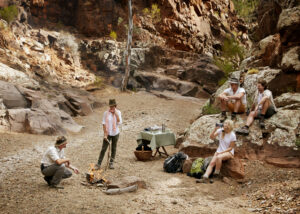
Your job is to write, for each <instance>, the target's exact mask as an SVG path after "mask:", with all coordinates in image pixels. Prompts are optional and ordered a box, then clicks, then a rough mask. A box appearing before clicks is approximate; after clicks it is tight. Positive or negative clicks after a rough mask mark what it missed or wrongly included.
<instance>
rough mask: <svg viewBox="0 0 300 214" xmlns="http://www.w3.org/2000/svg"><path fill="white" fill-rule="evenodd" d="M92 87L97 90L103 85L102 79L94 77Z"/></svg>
mask: <svg viewBox="0 0 300 214" xmlns="http://www.w3.org/2000/svg"><path fill="white" fill-rule="evenodd" d="M93 85H94V86H96V87H99V88H100V87H102V85H103V81H102V78H101V77H99V76H96V78H95V81H94V82H93Z"/></svg>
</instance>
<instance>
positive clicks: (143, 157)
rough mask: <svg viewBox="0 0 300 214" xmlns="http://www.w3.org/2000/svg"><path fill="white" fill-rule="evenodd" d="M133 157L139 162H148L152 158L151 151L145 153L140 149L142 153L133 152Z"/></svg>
mask: <svg viewBox="0 0 300 214" xmlns="http://www.w3.org/2000/svg"><path fill="white" fill-rule="evenodd" d="M134 155H135V157H136V158H137V159H138V160H139V161H148V160H150V158H151V157H152V151H145V150H144V147H142V151H134Z"/></svg>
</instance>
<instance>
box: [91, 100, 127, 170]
mask: <svg viewBox="0 0 300 214" xmlns="http://www.w3.org/2000/svg"><path fill="white" fill-rule="evenodd" d="M121 124H122V116H121V112H120V111H119V110H118V109H117V103H116V100H115V99H110V100H109V109H108V110H107V111H105V112H104V114H103V119H102V125H103V132H104V139H103V143H102V149H101V152H100V155H99V159H98V163H97V164H96V169H99V168H100V166H101V163H102V160H103V158H104V155H105V152H106V150H107V147H108V145H109V142H110V141H111V146H112V148H111V156H110V160H109V168H110V169H114V166H113V163H114V159H115V157H116V152H117V142H118V139H119V134H120V128H119V126H120V125H121ZM108 152H109V151H108Z"/></svg>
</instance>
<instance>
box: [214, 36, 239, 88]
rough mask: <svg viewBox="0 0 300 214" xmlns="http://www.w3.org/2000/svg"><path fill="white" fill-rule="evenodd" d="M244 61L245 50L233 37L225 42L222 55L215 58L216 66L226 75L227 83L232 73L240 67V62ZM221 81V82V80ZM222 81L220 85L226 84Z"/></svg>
mask: <svg viewBox="0 0 300 214" xmlns="http://www.w3.org/2000/svg"><path fill="white" fill-rule="evenodd" d="M243 59H244V48H243V47H242V46H240V45H239V43H238V42H237V41H236V40H235V39H234V38H231V37H228V38H226V39H225V40H224V43H223V45H222V49H221V55H220V56H215V57H214V62H215V64H216V65H217V66H218V67H219V68H220V69H221V70H222V71H224V73H225V81H226V80H227V78H228V77H229V76H230V73H232V72H233V71H235V70H237V69H238V67H239V64H238V62H239V61H242V60H243ZM220 81H221V80H220ZM225 81H224V79H222V81H221V82H219V85H222V84H223V83H224V82H225Z"/></svg>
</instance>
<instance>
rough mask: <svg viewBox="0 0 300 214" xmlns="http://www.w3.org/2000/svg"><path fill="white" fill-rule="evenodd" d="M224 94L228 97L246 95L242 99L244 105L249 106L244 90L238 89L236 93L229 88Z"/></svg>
mask: <svg viewBox="0 0 300 214" xmlns="http://www.w3.org/2000/svg"><path fill="white" fill-rule="evenodd" d="M224 93H225V94H227V95H228V96H234V95H236V94H239V93H244V95H243V97H242V103H243V104H244V105H245V106H247V99H246V91H245V89H244V88H240V87H238V89H237V90H236V92H235V93H234V92H233V90H232V88H231V87H230V88H227V89H225V90H224ZM233 102H235V100H233Z"/></svg>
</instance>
